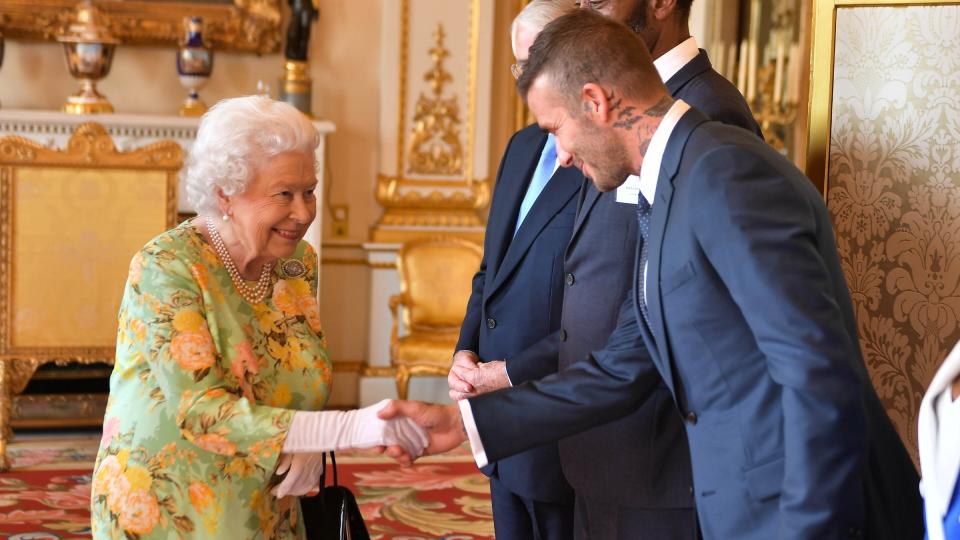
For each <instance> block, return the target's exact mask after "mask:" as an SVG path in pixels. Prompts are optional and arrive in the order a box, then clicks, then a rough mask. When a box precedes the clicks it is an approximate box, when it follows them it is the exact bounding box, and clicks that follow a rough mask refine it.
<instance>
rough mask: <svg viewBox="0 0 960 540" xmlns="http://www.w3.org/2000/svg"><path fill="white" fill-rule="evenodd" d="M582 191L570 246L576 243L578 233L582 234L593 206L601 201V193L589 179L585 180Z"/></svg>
mask: <svg viewBox="0 0 960 540" xmlns="http://www.w3.org/2000/svg"><path fill="white" fill-rule="evenodd" d="M580 189H581V197H580V204H579V205H578V206H577V217H576V220H575V221H574V222H573V235H572V236H571V237H570V245H573V243H574V242H575V241H576V238H577V233H579V232H580V229H582V228H583V224H584V223H585V222H586V221H587V216H589V215H590V210H592V209H593V205H595V204H597V200H599V199H600V191H599V190H597V188H596V187H595V186H594V185H593V182H591V181H590V180H588V179H587V178H584V179H583V185H582V187H581V188H580Z"/></svg>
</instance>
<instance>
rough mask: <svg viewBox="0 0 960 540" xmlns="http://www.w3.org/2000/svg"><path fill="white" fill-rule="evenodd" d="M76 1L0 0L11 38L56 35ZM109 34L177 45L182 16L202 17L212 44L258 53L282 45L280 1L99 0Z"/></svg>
mask: <svg viewBox="0 0 960 540" xmlns="http://www.w3.org/2000/svg"><path fill="white" fill-rule="evenodd" d="M75 5H76V0H45V1H43V2H36V1H34V0H0V12H3V13H4V15H5V16H6V20H5V21H4V28H3V31H4V34H5V35H6V36H7V37H10V38H15V39H16V38H21V39H23V38H26V39H41V40H48V41H51V40H54V39H55V38H56V36H57V35H59V34H60V33H62V32H63V30H64V29H65V28H66V27H67V25H69V24H70V20H69V19H70V15H71V10H72V9H73V7H74V6H75ZM97 7H99V8H100V9H102V10H103V11H104V13H105V14H106V15H107V16H108V17H109V19H110V25H109V30H110V33H111V34H113V35H114V36H116V37H117V38H119V39H120V40H121V42H122V43H124V44H125V45H166V46H174V47H175V46H177V42H178V41H179V39H180V36H181V33H182V29H183V18H184V17H186V16H191V15H194V16H199V17H203V20H204V25H205V32H206V35H205V38H206V39H208V40H209V42H210V44H211V45H212V47H213V48H214V49H217V50H225V51H237V52H252V53H257V54H268V53H275V52H278V51H279V50H280V43H281V37H282V36H281V31H280V21H281V19H282V16H281V10H280V7H281V0H234V1H233V3H232V5H230V4H228V3H225V2H174V1H147V0H100V1H98V2H97Z"/></svg>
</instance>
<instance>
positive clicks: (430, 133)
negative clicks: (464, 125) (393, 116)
mask: <svg viewBox="0 0 960 540" xmlns="http://www.w3.org/2000/svg"><path fill="white" fill-rule="evenodd" d="M433 37H434V40H435V41H436V43H434V45H433V47H432V48H431V49H430V50H429V53H430V57H431V58H432V59H433V67H432V68H430V70H429V71H427V72H426V73H425V74H424V75H423V79H424V80H425V81H427V82H428V83H430V90H431V93H432V97H427V96H426V95H424V94H423V93H421V94H420V97H419V98H418V99H417V105H416V109H415V111H414V113H413V121H414V126H413V135H412V137H411V140H410V167H409V169H408V170H407V172H409V173H413V174H435V175H446V176H452V175H460V174H463V148H462V147H461V145H460V105H459V103H457V96H456V94H454V95H451V96H450V97H448V98H444V97H442V96H443V89H444V86H446V85H447V83H449V82H451V81H453V77H452V76H451V75H450V73H449V72H447V70H446V69H444V67H443V62H444V60H445V59H446V58H447V57H448V56H450V51H449V50H447V49H446V48H445V47H444V46H443V39H444V38H445V37H446V35H445V34H444V31H443V25H442V24H439V23H437V29H436V31H435V32H434V33H433Z"/></svg>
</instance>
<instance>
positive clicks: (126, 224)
mask: <svg viewBox="0 0 960 540" xmlns="http://www.w3.org/2000/svg"><path fill="white" fill-rule="evenodd" d="M181 163H182V150H181V148H180V146H179V145H178V144H176V143H174V142H158V143H154V144H151V145H148V146H145V147H143V148H140V149H137V150H133V151H129V152H120V151H117V149H116V147H115V146H114V144H113V141H112V140H111V138H110V136H109V135H108V134H107V132H106V130H105V129H104V128H103V127H102V126H100V125H98V124H94V123H87V124H82V125H80V126H79V127H78V128H77V130H76V132H75V133H74V134H73V136H72V137H71V138H70V141H69V143H68V144H67V148H66V149H65V150H56V149H51V148H47V147H44V146H42V145H40V144H38V143H35V142H33V141H30V140H27V139H24V138H22V137H15V136H8V137H0V470H5V469H7V468H9V466H10V463H9V461H8V460H7V456H6V443H7V440H8V438H9V437H10V436H11V434H12V432H11V431H10V428H9V420H10V412H11V406H12V404H13V400H14V396H16V395H17V394H19V393H20V392H22V391H23V389H24V388H25V387H26V385H27V382H28V381H29V380H30V378H31V377H32V375H33V373H34V372H35V371H36V369H37V368H38V367H39V366H41V365H43V364H46V363H51V362H53V363H56V364H60V365H63V364H66V363H70V362H79V363H84V364H89V363H94V362H107V363H112V362H113V356H114V346H115V342H116V331H117V310H118V309H119V305H120V296H121V294H122V291H123V283H124V280H125V279H126V275H127V269H128V266H129V263H130V259H131V258H132V256H133V254H134V253H136V252H137V250H138V249H140V248H141V247H142V246H143V244H145V243H146V242H147V241H148V240H149V239H150V238H152V237H153V236H156V235H157V234H159V233H161V232H163V231H164V230H166V229H168V228H170V227H172V226H173V225H174V223H175V220H176V208H177V206H176V175H177V171H178V170H179V169H180V166H181Z"/></svg>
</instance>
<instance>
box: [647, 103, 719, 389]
mask: <svg viewBox="0 0 960 540" xmlns="http://www.w3.org/2000/svg"><path fill="white" fill-rule="evenodd" d="M706 121H707V118H706V117H705V116H703V114H701V113H700V112H698V111H696V110H695V109H690V110H689V111H687V113H686V114H684V115H683V117H682V118H680V121H679V122H678V123H677V125H676V127H674V129H673V133H671V134H670V139H669V140H668V141H667V147H666V149H665V151H664V153H663V159H662V160H661V162H660V175H659V177H658V179H657V194H656V197H655V198H654V204H653V214H652V216H651V221H650V237H649V238H648V240H647V241H648V242H650V245H649V246H648V249H647V281H646V283H647V285H646V289H647V314H648V316H649V317H650V332H651V334H652V335H653V339H654V341H655V342H656V346H657V352H658V353H659V354H658V356H659V357H660V362H661V373H662V374H663V379H664V381H665V382H666V383H667V384H668V385H669V386H670V388H671V390H672V389H673V387H674V384H673V366H672V357H671V355H670V343H669V341H667V331H666V324H665V321H664V319H663V298H662V297H661V295H660V272H661V267H660V263H661V261H662V252H663V235H664V232H665V230H666V224H667V220H668V219H669V217H670V205H671V203H672V202H673V192H674V190H673V180H674V177H675V176H676V174H677V170H678V169H679V167H680V158H681V157H682V156H683V149H684V147H685V146H686V144H687V140H688V139H689V138H690V134H691V133H693V130H694V129H696V127H697V126H699V125H700V124H702V123H704V122H706ZM640 196H641V197H642V196H643V195H640ZM637 260H640V259H639V256H638V258H637ZM638 266H639V265H638ZM674 395H676V394H674Z"/></svg>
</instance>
